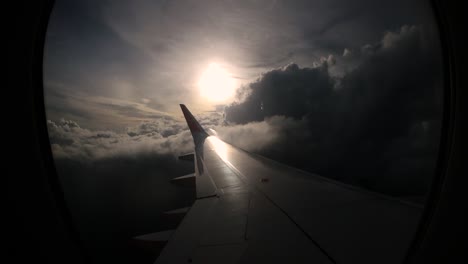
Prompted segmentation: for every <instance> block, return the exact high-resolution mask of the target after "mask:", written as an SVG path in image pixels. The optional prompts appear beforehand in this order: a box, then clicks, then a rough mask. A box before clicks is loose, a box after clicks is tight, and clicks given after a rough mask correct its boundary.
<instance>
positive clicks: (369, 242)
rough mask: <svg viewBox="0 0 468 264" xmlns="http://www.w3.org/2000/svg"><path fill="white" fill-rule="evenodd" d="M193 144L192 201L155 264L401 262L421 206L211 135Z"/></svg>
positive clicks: (196, 132)
mask: <svg viewBox="0 0 468 264" xmlns="http://www.w3.org/2000/svg"><path fill="white" fill-rule="evenodd" d="M181 108H182V112H183V114H184V116H185V119H186V121H187V124H188V126H189V128H190V131H191V133H192V135H193V139H194V142H195V152H194V154H193V155H194V159H193V160H194V162H195V170H196V171H195V174H194V175H191V176H190V175H189V176H185V178H184V177H181V178H182V179H185V180H186V179H187V177H192V179H193V178H194V179H193V180H194V182H195V186H196V195H197V199H196V201H195V203H194V204H193V206H192V207H191V208H190V209H188V211H187V213H186V215H185V217H184V219H183V220H182V222H181V223H180V225H179V226H178V228H177V229H176V230H175V231H174V232H171V236H170V238H169V241H168V243H167V244H166V246H165V247H164V249H163V250H162V252H161V254H160V256H159V257H158V259H157V260H156V262H155V263H157V264H160V263H399V262H401V261H402V260H403V258H404V256H405V254H406V250H407V248H408V247H409V245H410V243H411V240H412V238H413V235H414V233H415V231H416V228H417V225H418V221H419V217H420V214H421V211H422V207H421V206H418V205H415V204H411V203H409V202H404V201H400V200H397V199H395V198H391V197H386V196H384V195H381V194H377V193H373V192H370V191H366V190H364V189H360V188H357V187H353V186H350V185H346V184H343V183H340V182H336V181H333V180H331V179H327V178H325V177H321V176H319V175H315V174H311V173H307V172H304V171H301V170H298V169H295V168H291V167H288V166H286V165H283V164H280V163H278V162H275V161H273V160H269V159H267V158H264V157H261V156H258V155H255V154H252V153H248V152H246V151H243V150H241V149H238V148H236V147H234V146H232V145H230V144H227V143H225V142H223V141H221V140H220V139H218V138H217V137H216V136H213V135H209V134H208V133H207V132H206V131H205V130H204V129H203V128H202V127H201V125H200V124H199V123H198V122H197V120H196V119H195V118H194V117H193V115H192V114H191V113H190V111H189V110H188V109H187V107H185V105H181Z"/></svg>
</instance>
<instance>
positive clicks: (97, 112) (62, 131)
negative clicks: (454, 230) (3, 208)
mask: <svg viewBox="0 0 468 264" xmlns="http://www.w3.org/2000/svg"><path fill="white" fill-rule="evenodd" d="M44 52H45V53H44V95H45V98H44V100H45V105H46V115H47V119H48V120H47V125H48V132H49V137H50V142H51V147H52V151H53V155H54V160H55V165H56V168H57V173H58V175H59V178H60V181H61V183H62V185H63V189H64V193H65V198H66V201H67V205H68V207H69V209H70V211H71V214H72V217H73V219H74V224H75V228H76V230H77V231H78V232H79V234H80V239H81V240H82V241H83V243H84V245H85V249H86V250H87V252H88V253H89V254H90V256H92V258H93V260H95V261H96V262H102V261H104V262H113V263H153V262H154V261H155V260H157V259H158V257H160V256H162V257H165V258H167V259H169V260H171V259H170V256H171V254H170V250H169V248H177V247H178V244H177V243H178V242H177V241H179V240H184V241H191V240H188V239H186V238H178V236H177V235H176V232H177V234H178V235H179V237H181V236H182V235H181V234H183V232H182V231H181V230H182V229H181V225H180V223H181V222H182V221H187V223H189V222H190V223H200V224H201V223H208V222H209V221H212V222H209V223H212V224H210V225H211V227H213V228H214V227H217V228H219V229H210V228H209V227H207V225H205V226H204V227H203V228H205V229H203V230H206V233H205V234H204V235H203V237H204V239H205V240H206V241H209V242H206V243H205V242H203V241H204V240H203V239H201V238H200V239H201V240H200V239H199V240H196V242H193V243H194V245H192V247H191V251H190V252H192V253H190V254H189V253H187V254H188V255H187V257H186V258H187V260H190V261H194V262H196V261H195V260H196V259H197V258H200V259H205V258H206V257H207V256H213V254H214V255H216V254H219V255H220V256H231V255H232V256H235V257H233V259H236V258H237V259H238V260H239V261H240V262H244V261H247V260H249V261H253V262H255V261H256V260H257V261H262V260H266V259H261V257H259V256H258V255H255V253H252V252H263V253H262V254H261V255H262V256H268V255H269V254H270V255H272V256H276V255H275V254H277V253H275V252H277V250H276V251H275V247H276V246H277V245H279V244H275V243H280V242H274V240H271V239H269V241H270V244H271V247H270V244H268V243H267V244H263V245H265V246H263V247H261V249H258V250H257V248H256V246H257V244H255V243H256V241H264V240H262V239H264V238H263V237H264V236H267V233H262V232H263V231H261V230H262V228H264V229H265V230H266V229H268V228H269V229H271V230H278V229H280V230H283V231H284V232H283V233H284V234H282V233H281V234H280V235H278V236H279V237H282V238H285V239H284V240H287V238H290V237H295V236H299V237H301V238H304V241H309V242H310V243H309V244H310V245H309V244H307V243H306V242H304V243H305V244H307V245H308V246H310V247H314V248H315V249H316V251H317V253H316V254H317V255H314V257H317V259H320V260H323V261H324V262H326V261H330V262H331V263H333V262H335V263H336V262H340V263H379V262H380V263H382V262H385V261H388V263H399V262H401V261H402V260H403V258H404V255H405V253H406V250H407V248H408V246H409V243H410V242H411V239H412V237H413V235H414V233H415V231H416V228H417V224H418V220H419V217H420V215H421V213H422V209H423V207H424V202H425V198H426V195H427V193H428V190H429V186H430V184H431V181H432V178H433V176H434V174H435V167H436V159H437V153H438V146H439V140H440V130H441V119H442V101H443V100H442V99H443V77H444V76H443V70H442V69H443V65H442V52H441V44H440V40H439V32H438V28H437V22H436V20H435V17H434V15H433V10H432V7H431V5H430V2H429V1H422V0H421V1H411V2H408V1H400V0H398V1H387V0H385V1H365V0H358V1H352V2H351V1H343V0H332V1H330V0H327V1H325V0H314V1H280V0H278V1H275V0H258V1H253V0H250V1H249V0H246V1H136V2H133V1H110V2H108V1H102V2H95V1H68V0H62V1H56V3H55V6H54V9H53V12H52V14H51V18H50V21H49V26H48V30H47V36H46V43H45V51H44ZM179 104H183V105H185V106H180V105H179ZM181 107H182V110H183V111H181ZM192 114H193V115H192ZM226 143H227V144H226ZM192 153H194V154H192ZM183 175H185V176H186V177H183V178H177V177H180V176H183ZM193 175H195V177H193ZM205 179H207V180H206V181H205ZM245 193H247V194H248V195H247V194H245ZM203 194H206V195H203ZM245 195H247V196H245ZM229 197H236V198H235V199H238V200H235V201H237V202H235V203H234V202H232V200H230V198H229ZM215 198H216V199H218V200H217V201H220V202H219V204H222V205H223V206H222V207H221V205H212V207H209V208H211V209H203V210H202V209H197V208H202V207H201V204H202V203H209V202H207V201H212V200H213V199H215ZM232 199H234V198H232ZM201 201H204V202H201ZM298 201H302V202H298ZM241 205H242V206H241ZM216 206H219V208H218V207H216ZM230 206H234V207H233V208H234V209H232V210H231V209H230V208H231V207H230ZM236 206H237V207H236ZM174 210H175V211H174ZM196 210H199V211H200V212H205V213H206V212H217V213H216V214H215V213H213V214H212V215H210V217H207V218H206V219H205V218H204V219H205V220H203V221H202V220H200V219H198V218H196V216H197V215H198V216H200V215H202V214H201V213H200V214H197V213H196V212H198V211H196ZM209 210H212V211H209ZM236 210H237V211H236ZM228 212H229V213H228ZM233 212H234V213H233ZM235 212H240V213H239V215H241V216H239V215H237V214H235ZM263 214H265V215H266V216H265V215H263ZM311 215H314V217H313V218H312V217H311ZM189 216H190V217H189ZM200 217H201V216H200ZM223 217H225V218H223ZM262 217H263V218H262ZM194 218H195V219H196V220H190V219H194ZM216 219H218V220H216ZM220 219H227V220H220ZM235 219H237V220H235ZM267 219H274V220H267ZM207 221H208V222H207ZM235 221H237V222H236V223H237V225H233V226H229V227H224V226H223V225H224V224H226V225H227V223H231V222H235ZM256 221H257V222H256ZM255 223H262V225H256V224H255ZM194 226H195V225H194ZM234 226H235V227H234ZM239 226H241V227H239ZM389 226H391V228H388V227H389ZM283 227H284V228H283ZM194 228H195V227H194ZM223 228H226V230H230V233H229V234H230V235H227V234H225V233H223V232H222V231H220V230H224V229H223ZM236 228H240V229H239V230H238V231H236V230H237V229H236ZM288 228H291V229H288ZM186 229H187V228H186ZM168 230H169V231H168ZM197 230H198V229H197ZM216 230H218V231H216ZM288 230H290V231H288ZM324 230H326V231H324ZM236 232H239V234H240V233H242V234H243V235H242V236H238V234H237V233H236ZM265 232H266V231H265ZM214 234H217V235H218V237H216V238H213V237H212V236H214ZM192 235H193V234H192ZM239 237H241V238H239ZM249 237H250V238H251V239H250V240H249V239H248V238H249ZM177 239H179V240H177ZM375 239H377V240H375ZM171 241H172V242H171ZM252 241H253V242H252ZM295 241H302V240H300V239H299V240H297V239H296V240H295ZM169 243H172V244H171V247H169V246H168V245H169ZM187 243H188V242H187ZM229 243H231V244H232V245H236V246H232V247H226V246H223V247H222V248H221V249H220V250H216V249H213V248H212V247H213V246H214V245H224V244H229ZM262 243H263V242H262ZM285 243H286V242H285ZM297 243H302V242H297ZM340 243H341V244H340ZM231 244H229V245H231ZM305 244H304V245H305ZM301 248H303V244H297V245H296V246H294V250H292V251H291V252H289V251H288V250H284V251H282V252H283V255H288V254H290V255H294V256H302V255H301V254H302V253H301V252H302V251H300V252H299V249H301ZM202 249H203V250H205V251H203V250H202ZM261 250H263V251H261ZM161 252H165V253H164V254H162V253H161ZM180 252H185V251H183V250H182V249H181V250H180ZM187 252H189V251H187ZM194 252H195V253H194ZM207 252H210V253H207ZM213 252H216V254H215V253H213ZM239 252H241V253H239ZM307 252H309V253H307V254H311V253H310V252H311V251H310V250H309V251H307ZM370 252H373V253H370ZM377 255H380V258H383V259H385V260H382V259H377V258H378V257H377ZM216 256H217V255H216ZM307 256H308V255H307ZM309 257H310V256H309ZM309 257H307V259H308V260H309V261H310V258H309ZM374 257H375V258H374ZM205 260H206V259H205ZM298 262H300V261H298Z"/></svg>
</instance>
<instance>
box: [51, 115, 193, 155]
mask: <svg viewBox="0 0 468 264" xmlns="http://www.w3.org/2000/svg"><path fill="white" fill-rule="evenodd" d="M47 124H48V130H49V138H50V143H51V145H52V151H53V154H54V157H55V158H56V159H57V158H58V159H60V158H67V159H71V160H79V161H83V162H93V161H96V160H101V159H109V158H113V157H138V156H141V155H149V154H155V155H156V154H158V155H172V156H176V155H179V154H183V153H187V152H191V151H193V140H192V137H191V135H190V132H189V131H188V130H186V128H185V127H184V126H183V125H182V124H181V123H177V122H174V121H170V120H164V121H161V122H145V123H142V124H140V125H138V126H136V127H129V128H127V132H126V133H117V132H114V131H94V130H89V129H85V128H81V127H80V126H79V125H78V124H77V123H76V122H73V121H70V120H61V121H60V122H53V121H50V120H48V122H47Z"/></svg>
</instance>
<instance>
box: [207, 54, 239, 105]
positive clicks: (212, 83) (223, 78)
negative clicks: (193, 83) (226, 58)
mask: <svg viewBox="0 0 468 264" xmlns="http://www.w3.org/2000/svg"><path fill="white" fill-rule="evenodd" d="M198 87H199V88H200V94H201V96H203V97H205V98H207V99H208V100H210V101H213V102H223V101H226V100H228V99H230V98H232V97H233V96H234V92H235V90H236V80H235V79H234V78H232V77H231V75H230V74H229V73H228V72H227V71H226V70H225V69H223V68H222V67H221V66H220V65H219V64H217V63H211V64H210V65H209V66H208V68H207V69H206V70H205V71H204V72H203V73H202V75H201V76H200V79H199V80H198Z"/></svg>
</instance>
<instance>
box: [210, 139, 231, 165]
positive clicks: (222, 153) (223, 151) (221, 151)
mask: <svg viewBox="0 0 468 264" xmlns="http://www.w3.org/2000/svg"><path fill="white" fill-rule="evenodd" d="M208 140H209V141H210V143H211V145H212V146H213V147H214V151H216V153H217V154H218V155H219V157H220V158H221V159H222V160H224V161H227V156H228V155H227V147H226V143H224V142H222V141H221V140H219V139H218V138H217V137H214V136H211V137H208Z"/></svg>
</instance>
